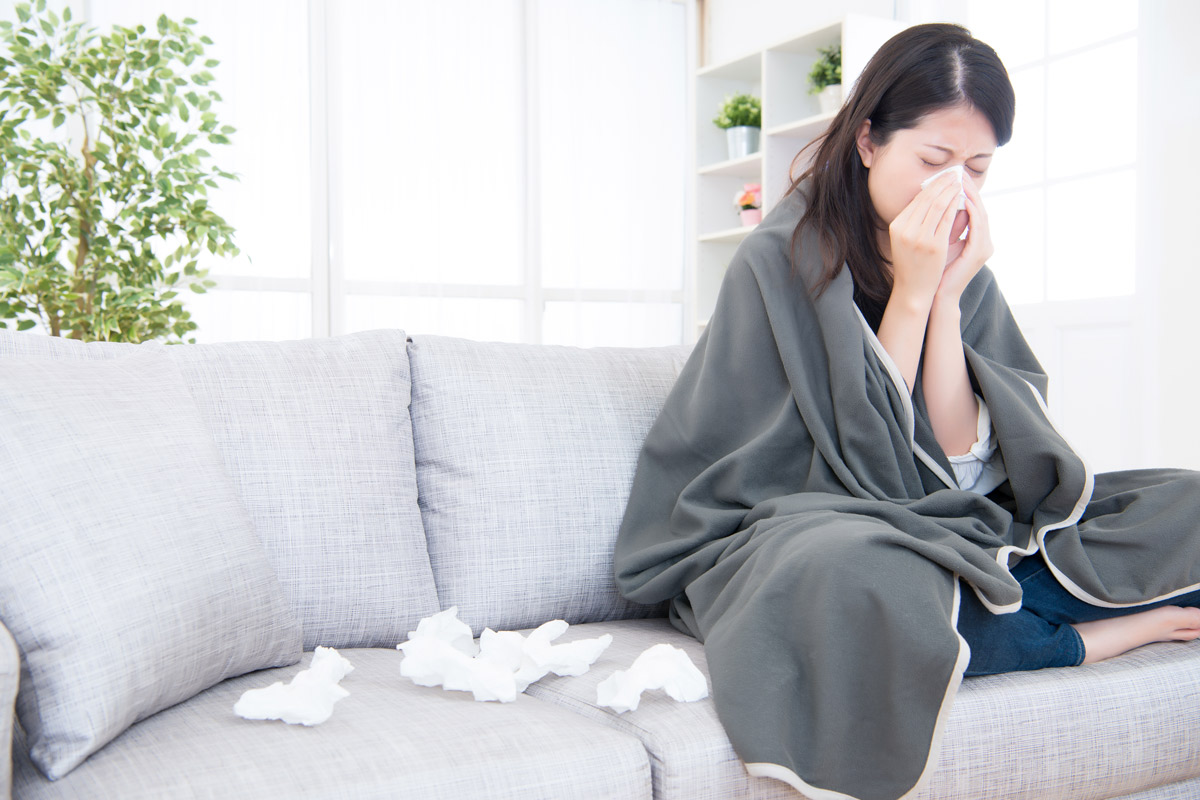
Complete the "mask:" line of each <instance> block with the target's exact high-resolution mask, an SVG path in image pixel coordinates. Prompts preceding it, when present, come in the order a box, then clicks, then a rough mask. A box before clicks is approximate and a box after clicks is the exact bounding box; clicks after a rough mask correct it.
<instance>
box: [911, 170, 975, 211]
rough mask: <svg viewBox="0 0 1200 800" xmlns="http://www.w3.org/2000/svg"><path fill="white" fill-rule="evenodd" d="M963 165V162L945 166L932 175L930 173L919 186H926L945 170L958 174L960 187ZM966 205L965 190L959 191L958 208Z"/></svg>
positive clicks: (962, 208) (943, 173)
mask: <svg viewBox="0 0 1200 800" xmlns="http://www.w3.org/2000/svg"><path fill="white" fill-rule="evenodd" d="M964 167H965V165H964V164H955V165H954V166H952V167H946V168H945V169H944V170H941V171H940V172H938V173H935V174H934V175H930V176H929V177H928V178H926V179H925V180H923V181H921V188H922V189H924V188H925V187H926V186H928V185H929V184H931V183H933V182H934V181H936V180H937V179H938V178H940V177H942V176H943V175H945V174H946V173H947V172H953V173H955V174H956V175H958V185H959V186H960V187H961V186H962V183H963V168H964ZM966 207H967V193H966V192H965V191H960V192H959V193H958V210H959V211H962V210H964V209H965V208H966Z"/></svg>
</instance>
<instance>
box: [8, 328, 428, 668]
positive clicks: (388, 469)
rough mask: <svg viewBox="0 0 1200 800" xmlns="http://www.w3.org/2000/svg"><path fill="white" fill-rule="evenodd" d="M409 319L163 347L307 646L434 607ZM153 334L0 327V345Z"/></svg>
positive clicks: (359, 642)
mask: <svg viewBox="0 0 1200 800" xmlns="http://www.w3.org/2000/svg"><path fill="white" fill-rule="evenodd" d="M405 344H406V337H405V335H404V332H403V331H398V330H385V331H368V332H364V333H356V334H350V335H347V336H335V337H332V338H326V339H304V340H300V341H293V342H236V343H228V344H210V345H183V346H178V347H164V348H162V349H163V351H164V352H165V353H166V354H167V355H168V356H169V357H170V358H171V359H172V360H173V361H174V362H175V363H176V364H177V365H178V367H179V369H180V370H181V371H182V373H183V376H184V381H185V383H186V385H187V387H188V389H189V391H190V392H191V394H192V396H193V397H194V399H195V402H196V405H197V406H198V407H199V409H200V414H201V417H202V419H203V420H204V422H205V425H206V426H207V428H208V430H209V432H210V433H211V435H212V437H213V439H214V440H215V442H216V444H217V449H218V451H219V452H220V454H221V458H222V460H223V462H224V464H225V467H226V469H227V470H228V472H229V474H230V476H231V477H232V479H233V482H234V487H235V489H236V490H237V493H238V496H239V497H240V499H241V501H242V503H243V505H244V506H245V507H246V510H247V511H248V512H249V514H250V519H251V522H252V523H253V525H254V529H255V532H256V533H257V534H258V537H259V539H260V540H261V541H262V543H263V547H264V549H265V550H266V553H267V558H268V560H269V561H270V562H271V565H272V567H274V569H275V572H276V574H277V575H278V576H279V581H280V583H281V584H282V585H283V590H284V594H285V596H286V597H287V599H288V603H289V604H290V606H291V608H292V609H293V610H294V612H295V614H296V616H297V617H298V618H299V620H300V623H301V625H302V626H303V628H304V647H305V648H306V649H312V648H313V647H316V646H317V645H325V646H328V647H371V646H385V647H392V646H395V645H396V644H397V643H399V642H402V641H404V639H405V636H406V635H407V633H408V631H410V630H412V629H413V628H414V627H415V626H416V623H417V621H418V620H420V619H421V618H422V617H425V616H428V615H429V614H433V613H435V612H437V611H438V610H439V606H438V602H437V593H436V590H435V588H434V583H433V574H432V572H431V570H430V566H429V555H428V553H427V551H426V547H425V531H424V529H423V528H422V526H421V514H420V510H419V508H418V507H417V483H416V474H415V465H414V459H413V440H412V426H411V423H410V420H409V416H408V403H409V369H408V355H407V353H406V352H405ZM147 347H159V345H154V344H151V345H129V344H110V343H107V342H92V343H87V344H84V343H82V342H77V341H74V340H66V339H59V338H56V337H52V336H41V335H36V334H31V333H13V332H11V331H4V330H0V357H3V356H21V357H37V358H48V359H74V360H80V359H83V360H91V359H109V358H115V357H118V356H122V355H128V354H129V353H131V352H136V351H138V350H140V349H145V348H147Z"/></svg>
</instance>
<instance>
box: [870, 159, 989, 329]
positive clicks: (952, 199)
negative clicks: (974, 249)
mask: <svg viewBox="0 0 1200 800" xmlns="http://www.w3.org/2000/svg"><path fill="white" fill-rule="evenodd" d="M968 180H969V178H966V177H965V176H964V180H963V187H964V188H965V187H966V184H967V181H968ZM959 191H960V190H959V183H958V178H957V176H956V175H954V174H953V173H947V174H946V175H943V176H942V177H941V178H939V179H938V180H936V181H934V182H933V183H931V184H929V186H927V187H925V188H924V189H922V190H921V192H920V193H918V194H917V196H916V197H914V198H913V199H912V202H910V203H909V204H908V205H907V206H905V207H904V210H903V211H901V212H900V213H899V214H898V215H897V216H896V218H895V219H894V220H892V224H891V225H890V226H888V237H889V239H890V243H891V248H892V299H893V300H895V299H899V300H902V301H903V302H904V304H905V305H906V306H907V307H909V308H912V309H924V311H925V313H928V311H929V308H930V306H931V305H932V304H933V300H934V295H935V294H937V293H938V292H939V291H940V289H941V287H942V285H943V283H946V288H947V289H948V290H950V289H952V288H953V286H955V285H957V283H958V281H959V279H960V275H961V273H962V272H963V271H964V269H963V267H957V268H956V269H955V271H954V276H953V278H952V279H951V280H950V281H946V277H945V273H946V271H947V269H948V267H947V264H948V263H950V262H954V263H957V262H958V261H961V260H962V258H963V256H964V255H967V253H968V251H967V245H968V244H969V243H963V242H958V241H955V242H954V243H953V244H951V239H952V237H953V238H955V239H957V236H955V233H956V232H957V234H958V235H961V234H962V231H963V230H964V229H965V227H966V221H967V217H968V215H969V214H970V213H971V212H970V211H969V209H970V208H971V196H972V193H973V194H974V196H975V198H976V208H979V207H980V201H979V200H978V197H979V194H978V192H976V191H975V189H974V186H972V187H971V188H970V189H969V190H967V208H968V211H967V212H966V213H965V214H964V215H963V219H962V220H961V221H959V220H957V217H958V216H959V212H958V209H957V205H958V203H957V198H958V195H959ZM970 221H971V223H972V231H971V233H972V235H974V233H975V230H974V222H975V217H974V216H970ZM983 227H984V229H985V231H986V228H987V223H986V219H985V221H984V223H983ZM973 255H974V254H973V253H972V256H973ZM982 263H983V262H982V261H980V264H981V265H982ZM978 271H979V268H978V267H975V270H974V272H978ZM974 272H972V273H971V277H974ZM967 282H970V277H968V278H967V280H966V282H963V284H962V285H963V286H964V287H965V286H966V283H967ZM959 292H960V293H961V289H960V290H959Z"/></svg>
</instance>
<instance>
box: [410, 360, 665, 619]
mask: <svg viewBox="0 0 1200 800" xmlns="http://www.w3.org/2000/svg"><path fill="white" fill-rule="evenodd" d="M686 355H687V350H686V349H685V348H684V347H663V348H637V349H635V348H595V349H579V348H572V347H555V346H547V345H518V344H501V343H481V342H473V341H467V340H464V339H455V338H449V337H439V336H414V337H413V339H412V342H411V343H410V345H409V359H410V362H411V364H412V372H413V402H412V417H413V430H414V433H415V444H416V458H417V483H418V489H419V496H420V502H421V514H422V516H423V518H424V522H425V530H426V536H427V538H428V541H429V554H430V560H431V562H432V564H433V572H434V579H435V580H436V581H437V586H438V594H439V596H440V598H441V602H442V606H443V607H449V606H458V608H459V618H460V619H462V620H463V621H464V622H466V623H467V624H468V625H470V626H471V627H472V628H473V629H474V630H475V632H476V633H477V634H478V633H479V632H480V631H481V630H482V628H484V627H491V628H493V629H496V630H502V629H514V628H522V627H529V626H534V625H538V624H541V623H542V622H545V621H547V620H550V619H556V618H558V619H565V620H566V621H567V622H570V623H581V622H594V621H600V620H607V619H621V618H630V617H639V616H658V615H661V614H662V613H663V609H662V608H661V607H658V606H655V607H647V606H640V605H637V604H634V603H630V602H628V601H626V600H624V599H623V598H622V597H621V596H620V594H619V593H618V592H617V588H616V585H615V582H614V580H613V574H612V570H613V568H612V550H613V546H614V544H615V542H616V537H617V530H618V529H619V527H620V524H621V518H622V516H623V515H624V512H625V504H626V502H627V500H628V497H629V489H630V486H631V484H632V482H633V473H634V469H635V467H636V464H637V457H638V453H639V452H640V450H641V445H642V440H643V439H645V436H646V433H647V432H648V431H649V429H650V425H651V424H652V423H653V422H654V419H655V417H656V416H657V415H658V412H659V410H660V409H661V408H662V404H663V402H664V401H665V399H666V395H667V392H668V391H669V390H670V388H671V386H672V385H673V384H674V382H675V378H676V376H677V375H678V373H679V370H680V369H681V368H682V366H683V362H684V360H685V358H686Z"/></svg>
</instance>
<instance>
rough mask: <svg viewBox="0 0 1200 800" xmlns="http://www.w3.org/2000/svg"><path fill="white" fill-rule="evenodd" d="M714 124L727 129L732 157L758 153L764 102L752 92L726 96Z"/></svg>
mask: <svg viewBox="0 0 1200 800" xmlns="http://www.w3.org/2000/svg"><path fill="white" fill-rule="evenodd" d="M713 124H714V125H716V126H717V127H718V128H722V129H723V130H724V131H725V139H726V142H727V143H728V145H729V157H730V158H731V159H732V158H742V157H743V156H748V155H750V154H751V153H757V152H758V142H759V133H760V132H761V130H762V103H761V102H760V101H759V99H758V98H757V97H755V96H754V95H751V94H735V95H733V96H731V97H726V98H725V102H724V104H722V106H721V113H720V114H718V115H717V116H716V118H714V119H713Z"/></svg>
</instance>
